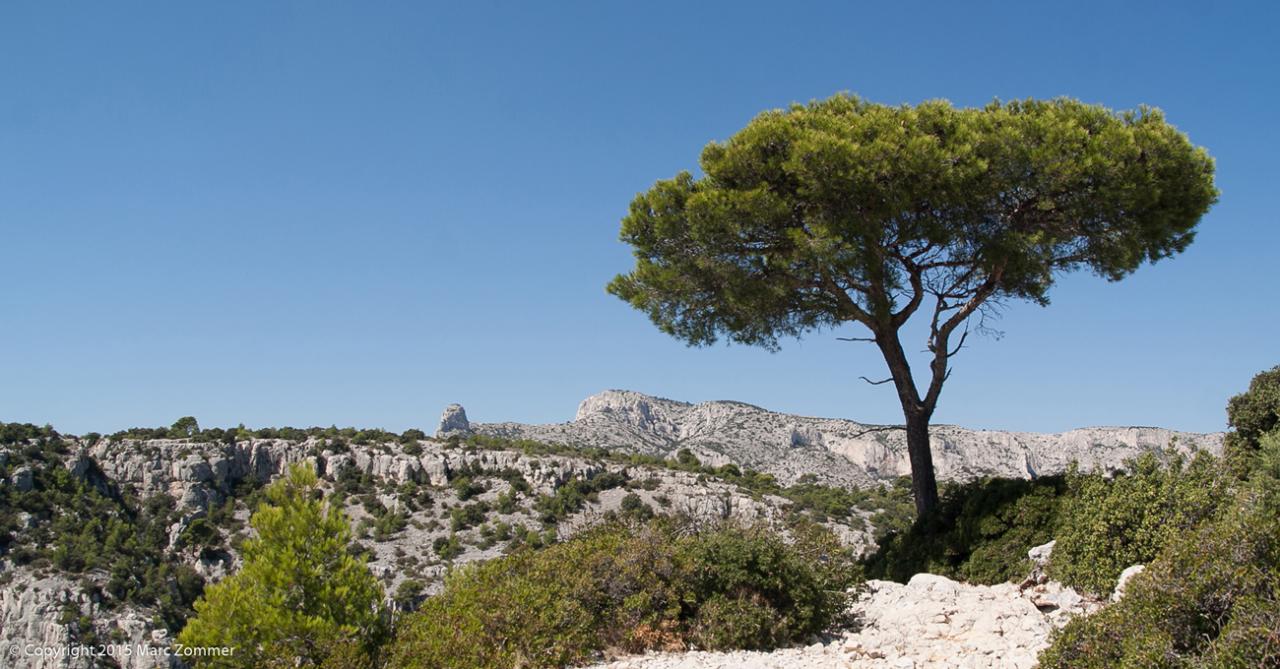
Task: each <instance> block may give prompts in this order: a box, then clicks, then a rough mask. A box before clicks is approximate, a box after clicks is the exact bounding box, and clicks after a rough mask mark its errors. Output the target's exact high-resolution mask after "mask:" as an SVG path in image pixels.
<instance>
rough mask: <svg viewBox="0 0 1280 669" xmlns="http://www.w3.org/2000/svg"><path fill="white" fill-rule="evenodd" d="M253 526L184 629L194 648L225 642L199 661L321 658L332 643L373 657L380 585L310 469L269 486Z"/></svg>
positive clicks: (237, 663)
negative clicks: (236, 567)
mask: <svg viewBox="0 0 1280 669" xmlns="http://www.w3.org/2000/svg"><path fill="white" fill-rule="evenodd" d="M266 498H267V501H266V502H265V503H263V504H262V505H261V506H260V507H259V508H258V510H257V512H256V513H254V514H253V517H252V518H251V519H250V521H249V522H250V524H251V525H252V526H253V528H254V529H255V530H257V532H258V536H257V537H256V538H254V539H251V540H249V541H247V542H245V545H244V567H243V568H242V569H241V570H240V571H239V572H238V573H236V574H234V575H232V576H229V577H227V578H226V579H224V580H223V581H222V582H220V583H217V584H215V585H213V586H211V587H209V588H208V589H206V590H205V593H204V595H203V596H202V597H201V598H200V600H199V601H197V602H196V604H195V611H196V615H195V617H193V618H192V619H191V620H190V621H189V622H188V623H187V626H186V628H184V629H183V630H182V633H181V634H180V635H179V636H178V643H179V644H180V645H182V646H186V647H189V648H196V647H229V648H232V649H233V653H232V655H231V657H209V658H195V659H194V663H195V664H196V666H198V667H220V668H224V667H225V668H228V669H231V668H239V667H245V668H256V667H270V666H282V667H283V666H288V667H296V666H319V665H321V664H322V663H324V662H325V660H326V659H327V657H328V655H330V654H331V653H333V652H335V651H340V652H343V653H349V652H351V648H353V647H359V648H361V649H362V650H361V651H360V652H362V653H364V654H366V655H368V654H371V653H372V651H373V650H374V649H376V647H377V644H378V643H380V641H381V640H382V638H383V635H384V632H385V622H384V616H383V610H382V601H383V597H382V588H381V586H380V585H379V583H378V581H377V580H376V579H375V578H374V576H373V574H371V573H370V572H369V569H368V568H367V567H366V566H365V564H364V561H363V560H362V559H358V558H356V557H354V556H352V555H351V554H349V553H348V552H347V546H348V544H349V542H350V539H351V530H350V526H349V525H348V523H347V518H346V516H345V514H344V513H343V512H342V510H341V509H340V508H338V507H337V506H334V505H332V504H328V503H326V502H325V501H323V500H322V498H321V496H320V493H319V488H318V485H317V478H316V474H315V472H314V470H312V469H311V468H310V467H309V466H305V465H294V466H293V467H292V468H290V470H289V473H288V475H287V476H286V477H285V478H283V479H281V480H279V481H276V482H275V483H273V484H272V485H271V486H269V487H268V488H267V491H266Z"/></svg>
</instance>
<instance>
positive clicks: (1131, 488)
mask: <svg viewBox="0 0 1280 669" xmlns="http://www.w3.org/2000/svg"><path fill="white" fill-rule="evenodd" d="M1227 483H1228V480H1227V477H1226V476H1225V474H1224V471H1223V469H1222V467H1221V463H1220V461H1219V460H1218V459H1216V458H1214V457H1212V456H1210V455H1208V454H1206V453H1200V454H1198V455H1197V456H1196V457H1194V458H1193V459H1192V460H1191V461H1190V462H1189V463H1188V462H1187V461H1186V460H1184V459H1183V458H1182V457H1181V456H1174V457H1172V458H1171V459H1170V461H1169V463H1168V465H1162V464H1161V463H1160V460H1159V459H1158V458H1157V457H1156V456H1155V455H1153V454H1146V455H1144V456H1142V457H1141V458H1138V459H1137V460H1135V461H1132V462H1130V463H1128V471H1127V472H1126V473H1125V474H1122V475H1119V476H1116V477H1115V478H1114V479H1112V480H1107V479H1106V478H1104V477H1102V476H1098V475H1083V474H1080V473H1078V472H1076V471H1074V470H1073V471H1072V472H1071V473H1069V474H1068V476H1067V485H1068V488H1069V493H1068V495H1067V498H1066V500H1065V502H1064V504H1063V507H1062V511H1061V517H1060V524H1059V527H1060V529H1059V531H1058V534H1057V540H1058V543H1057V545H1055V546H1054V549H1053V559H1052V562H1051V563H1050V565H1049V573H1050V575H1051V576H1053V577H1054V578H1056V579H1058V580H1060V581H1062V582H1063V583H1066V584H1068V585H1072V586H1075V587H1077V588H1080V589H1082V590H1085V591H1088V592H1091V593H1094V594H1099V595H1105V594H1108V593H1110V592H1111V590H1112V589H1113V588H1114V587H1115V584H1116V579H1117V578H1118V577H1119V576H1120V572H1121V571H1124V569H1125V568H1126V567H1128V566H1130V565H1134V564H1140V563H1147V562H1150V561H1151V560H1152V558H1154V557H1155V556H1156V554H1157V553H1159V552H1160V549H1161V548H1163V547H1164V546H1165V545H1167V544H1168V543H1169V542H1170V541H1171V540H1173V539H1174V538H1176V537H1177V536H1179V535H1180V534H1182V533H1184V532H1187V531H1190V530H1191V529H1192V528H1194V527H1196V526H1197V525H1199V524H1200V523H1201V522H1203V521H1205V520H1206V519H1208V518H1210V517H1211V516H1212V515H1213V514H1214V512H1215V511H1216V510H1217V508H1218V506H1219V504H1220V503H1221V501H1222V499H1223V498H1224V496H1226V492H1227Z"/></svg>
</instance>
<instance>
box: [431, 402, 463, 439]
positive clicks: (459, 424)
mask: <svg viewBox="0 0 1280 669" xmlns="http://www.w3.org/2000/svg"><path fill="white" fill-rule="evenodd" d="M470 433H471V421H468V420H467V410H466V409H463V408H462V405H461V404H450V405H449V406H447V407H445V408H444V413H442V414H440V426H439V427H437V428H436V436H437V437H448V436H450V435H454V434H470Z"/></svg>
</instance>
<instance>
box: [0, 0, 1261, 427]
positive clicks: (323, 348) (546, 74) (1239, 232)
mask: <svg viewBox="0 0 1280 669" xmlns="http://www.w3.org/2000/svg"><path fill="white" fill-rule="evenodd" d="M1032 4H1033V3H1026V2H1009V3H987V2H971V3H957V2H946V3H942V2H939V3H936V4H929V3H916V2H901V3H890V2H876V3H870V2H860V3H855V2H840V3H830V4H818V3H783V2H770V3H747V2H724V3H692V2H671V3H655V2H630V3H622V2H582V3H567V2H566V3H515V2H510V3H493V2H474V3H441V4H438V5H435V4H430V3H425V2H415V3H391V2H378V3H365V2H360V3H356V2H352V3H342V4H338V3H329V2H297V3H286V2H271V3H262V2H199V3H196V2H185V3H160V2H154V3H145V4H144V3H135V2H118V3H117V2H96V3H78V4H69V3H47V2H6V3H4V4H3V5H2V6H0V63H2V65H0V420H8V421H29V422H35V423H45V422H51V423H53V424H54V425H55V426H57V427H59V428H60V429H63V430H64V431H70V432H78V433H83V432H87V431H90V430H97V431H100V432H107V431H113V430H116V429H120V428H124V427H128V426H134V425H145V426H152V425H161V424H165V425H167V424H168V423H170V422H172V421H173V420H174V419H175V418H177V417H178V416H182V415H187V414H192V415H195V416H196V417H197V418H199V419H200V421H201V423H202V424H203V425H205V426H226V425H234V424H236V423H240V422H243V423H245V424H247V425H250V426H263V425H314V424H319V425H329V424H338V425H358V426H380V427H384V428H387V429H393V430H402V429H405V428H408V427H421V428H424V429H427V430H432V429H434V426H435V422H436V420H437V418H438V416H439V414H440V410H441V409H442V408H443V407H444V405H446V404H447V403H449V402H461V403H463V404H464V405H465V406H466V407H467V410H468V413H469V414H470V415H471V418H472V419H473V420H481V421H498V420H518V421H528V422H558V421H563V420H568V419H570V418H571V417H572V416H573V412H574V409H575V407H576V406H577V403H578V402H579V401H580V400H581V399H582V398H584V397H586V396H587V395H590V394H592V393H595V392H598V391H600V390H603V389H606V388H629V389H634V390H639V391H643V392H648V393H652V394H656V395H661V396H666V397H671V398H676V399H684V400H690V401H702V400H710V399H736V400H741V401H746V402H751V403H753V404H759V405H761V406H765V407H767V408H771V409H777V410H783V411H789V412H796V413H803V414H809V415H822V416H840V417H848V418H855V419H859V420H864V421H874V422H898V421H900V419H901V414H900V410H899V408H898V406H897V403H896V400H895V398H894V396H893V392H892V390H890V389H889V387H888V386H881V387H877V388H872V387H870V386H867V385H866V384H864V383H862V382H861V381H858V380H857V378H858V377H859V376H861V375H867V376H871V377H875V376H877V375H880V374H881V373H882V372H883V369H884V363H883V361H881V360H880V359H879V357H878V354H877V353H876V352H875V351H874V350H873V349H872V348H870V347H869V346H868V345H866V344H851V343H844V342H837V341H835V339H834V338H835V337H836V336H838V335H845V336H848V335H853V334H856V332H855V331H854V330H853V329H852V328H851V329H849V330H847V331H844V332H825V333H817V334H814V335H811V336H809V337H807V338H806V339H804V340H803V341H799V342H796V341H791V342H786V343H785V344H784V346H783V350H782V351H781V352H780V353H776V354H770V353H767V352H765V351H762V350H756V349H750V348H744V347H738V346H732V347H730V346H716V347H712V348H704V349H690V348H686V347H685V346H684V345H682V344H680V343H679V342H676V341H674V340H671V339H669V338H667V337H666V336H664V335H662V334H661V333H659V332H658V331H657V330H656V329H655V328H654V327H652V326H651V325H650V323H649V322H648V320H647V319H646V318H645V317H644V316H643V315H642V314H640V313H638V312H636V311H633V310H632V309H631V308H629V307H628V306H626V305H625V304H624V303H622V302H621V301H619V300H617V299H616V298H613V297H612V296H609V295H607V294H606V293H605V291H604V284H605V283H606V282H607V281H608V280H609V279H610V278H611V277H612V276H613V275H614V274H616V273H618V272H623V271H626V270H628V269H629V268H630V267H631V257H630V253H629V251H628V249H627V247H626V246H624V245H623V244H621V243H620V242H618V240H617V233H618V222H619V219H620V217H621V216H622V215H623V214H624V213H625V211H626V208H627V205H628V203H629V202H630V200H631V198H632V197H633V196H634V195H635V194H636V193H637V192H638V191H641V190H644V189H646V188H647V187H648V186H649V185H650V184H652V183H653V182H654V181H655V180H657V179H660V178H667V177H670V176H671V175H673V174H674V173H676V172H677V171H679V170H681V169H689V168H694V167H695V166H696V159H697V156H698V154H699V152H700V150H701V148H702V146H703V145H704V144H705V143H707V142H708V141H710V140H713V139H724V138H726V137H728V136H729V135H731V134H732V133H733V132H734V131H735V130H737V129H739V128H740V127H742V126H743V125H744V124H745V123H746V122H747V121H748V120H749V119H750V118H751V117H752V116H753V115H755V114H756V113H758V112H760V111H762V110H765V109H769V108H775V107H781V106H785V105H787V104H789V103H791V102H795V101H800V102H803V101H808V100H810V99H813V98H823V97H827V96H830V95H831V94H833V93H836V92H838V91H850V92H855V93H858V94H860V95H862V96H864V97H867V98H870V99H872V100H874V101H877V102H884V103H893V104H897V103H916V102H919V101H922V100H926V99H932V98H946V99H948V100H951V101H952V102H954V103H956V104H958V105H981V104H983V103H986V102H988V101H990V100H992V99H993V98H997V97H998V98H1001V99H1009V98H1021V97H1052V96H1060V95H1066V96H1072V97H1077V98H1080V99H1082V100H1084V101H1087V102H1096V103H1101V104H1105V105H1107V106H1110V107H1113V108H1117V109H1120V108H1131V107H1134V106H1137V105H1139V104H1143V103H1146V104H1151V105H1154V106H1158V107H1161V108H1163V109H1164V110H1165V112H1166V113H1167V115H1168V118H1169V120H1170V121H1171V122H1173V123H1174V124H1176V125H1177V126H1178V127H1180V128H1181V129H1182V130H1184V131H1185V132H1187V133H1188V134H1189V135H1190V137H1191V139H1192V141H1193V142H1195V143H1196V144H1199V145H1202V146H1205V147H1207V148H1208V149H1209V151H1210V153H1211V154H1212V155H1213V156H1214V157H1215V158H1216V159H1217V165H1218V185H1219V187H1220V188H1221V190H1222V198H1221V201H1220V203H1219V204H1218V205H1217V206H1215V207H1214V209H1213V210H1212V211H1211V212H1210V213H1209V214H1208V216H1206V217H1205V219H1204V220H1203V222H1202V223H1201V226H1200V234H1199V237H1198V239H1197V241H1196V243H1195V244H1193V245H1192V247H1191V248H1190V249H1189V250H1188V251H1187V252H1186V253H1185V254H1183V255H1182V256H1180V257H1177V258H1175V259H1173V260H1169V261H1165V262H1163V263H1160V264H1159V265H1155V266H1152V267H1145V268H1143V269H1141V270H1139V272H1138V273H1137V274H1136V275H1134V276H1133V277H1131V278H1129V279H1128V280H1126V281H1124V282H1122V283H1118V284H1108V283H1106V282H1105V281H1102V280H1100V279H1097V278H1094V277H1092V276H1088V275H1077V276H1072V277H1069V278H1067V279H1064V280H1063V281H1061V282H1060V284H1059V285H1058V287H1057V288H1056V291H1055V292H1054V293H1053V295H1052V297H1053V304H1052V305H1051V306H1049V307H1048V308H1040V307H1037V306H1034V305H1030V304H1017V305H1013V306H1012V307H1011V308H1009V309H1008V310H1007V311H1006V312H1005V314H1004V317H1003V319H1002V320H1001V321H1000V322H999V324H998V327H999V328H1000V329H1001V330H1003V331H1004V336H1003V337H1002V338H1001V339H999V340H997V339H994V338H987V339H983V340H981V341H978V342H976V343H974V344H973V345H972V346H971V348H970V349H969V350H967V351H965V352H964V353H962V354H961V355H960V356H958V357H957V358H956V371H955V374H954V375H953V377H952V379H951V381H950V382H949V384H948V386H947V388H946V390H945V392H944V394H943V397H942V400H941V403H940V407H939V411H938V413H937V415H936V416H935V419H936V421H937V422H948V423H958V424H962V425H967V426H972V427H987V428H1002V429H1025V430H1038V431H1057V430H1062V429H1068V428H1071V427H1077V426H1084V425H1117V424H1119V425H1130V424H1137V425H1161V426H1168V427H1173V428H1179V429H1187V430H1196V431H1209V430H1218V429H1222V428H1223V427H1224V423H1225V413H1224V410H1223V407H1224V405H1225V401H1226V398H1227V397H1228V396H1229V395H1231V394H1234V393H1236V392H1239V391H1240V390H1242V389H1243V388H1244V387H1245V385H1246V384H1247V383H1248V380H1249V379H1250V377H1251V376H1252V375H1253V374H1254V373H1255V372H1257V371H1260V370H1261V369H1263V368H1267V367H1271V366H1273V365H1276V364H1280V334H1278V333H1280V315H1278V314H1280V309H1277V288H1278V287H1280V269H1278V265H1280V263H1278V262H1277V260H1276V258H1277V248H1280V226H1278V225H1277V222H1278V221H1277V214H1276V206H1275V202H1276V193H1277V184H1278V183H1280V179H1278V178H1277V177H1278V176H1280V169H1278V168H1277V160H1278V158H1277V156H1280V130H1278V127H1280V125H1278V124H1277V120H1278V119H1277V116H1278V115H1277V103H1280V75H1278V74H1277V73H1278V72H1280V47H1278V46H1277V45H1280V11H1278V10H1277V9H1276V7H1277V5H1276V4H1275V3H1269V2H1258V3H1253V4H1247V3H1205V2H1194V3H1192V2H1187V3H1177V2H1159V3H1154V2H1153V3H1128V2H1126V3H1114V2H1099V3H1093V4H1090V3H1081V2H1073V3H1056V5H1057V7H1056V8H1053V9H1049V8H1040V9H1036V8H1032V6H1031V5H1032ZM553 5H554V6H553ZM1121 5H1123V7H1122V6H1121ZM464 6H465V7H464ZM971 341H972V339H971ZM912 343H913V344H914V343H919V344H920V348H923V339H922V338H920V337H918V336H917V339H916V340H915V341H913V342H912Z"/></svg>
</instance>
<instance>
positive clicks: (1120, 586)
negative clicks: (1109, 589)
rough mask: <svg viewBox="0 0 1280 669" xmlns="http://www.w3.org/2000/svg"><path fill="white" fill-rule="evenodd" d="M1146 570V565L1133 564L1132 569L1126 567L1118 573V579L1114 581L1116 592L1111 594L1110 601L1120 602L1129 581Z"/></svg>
mask: <svg viewBox="0 0 1280 669" xmlns="http://www.w3.org/2000/svg"><path fill="white" fill-rule="evenodd" d="M1146 570H1147V566H1146V565H1142V564H1135V565H1133V566H1132V567H1128V568H1126V569H1125V570H1124V571H1122V572H1120V578H1119V579H1118V580H1117V581H1116V590H1115V592H1113V593H1111V601H1113V602H1118V601H1120V599H1121V598H1122V597H1124V592H1125V588H1127V587H1128V585H1129V581H1130V580H1132V579H1133V577H1134V576H1137V575H1138V574H1141V573H1142V572H1144V571H1146Z"/></svg>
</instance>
